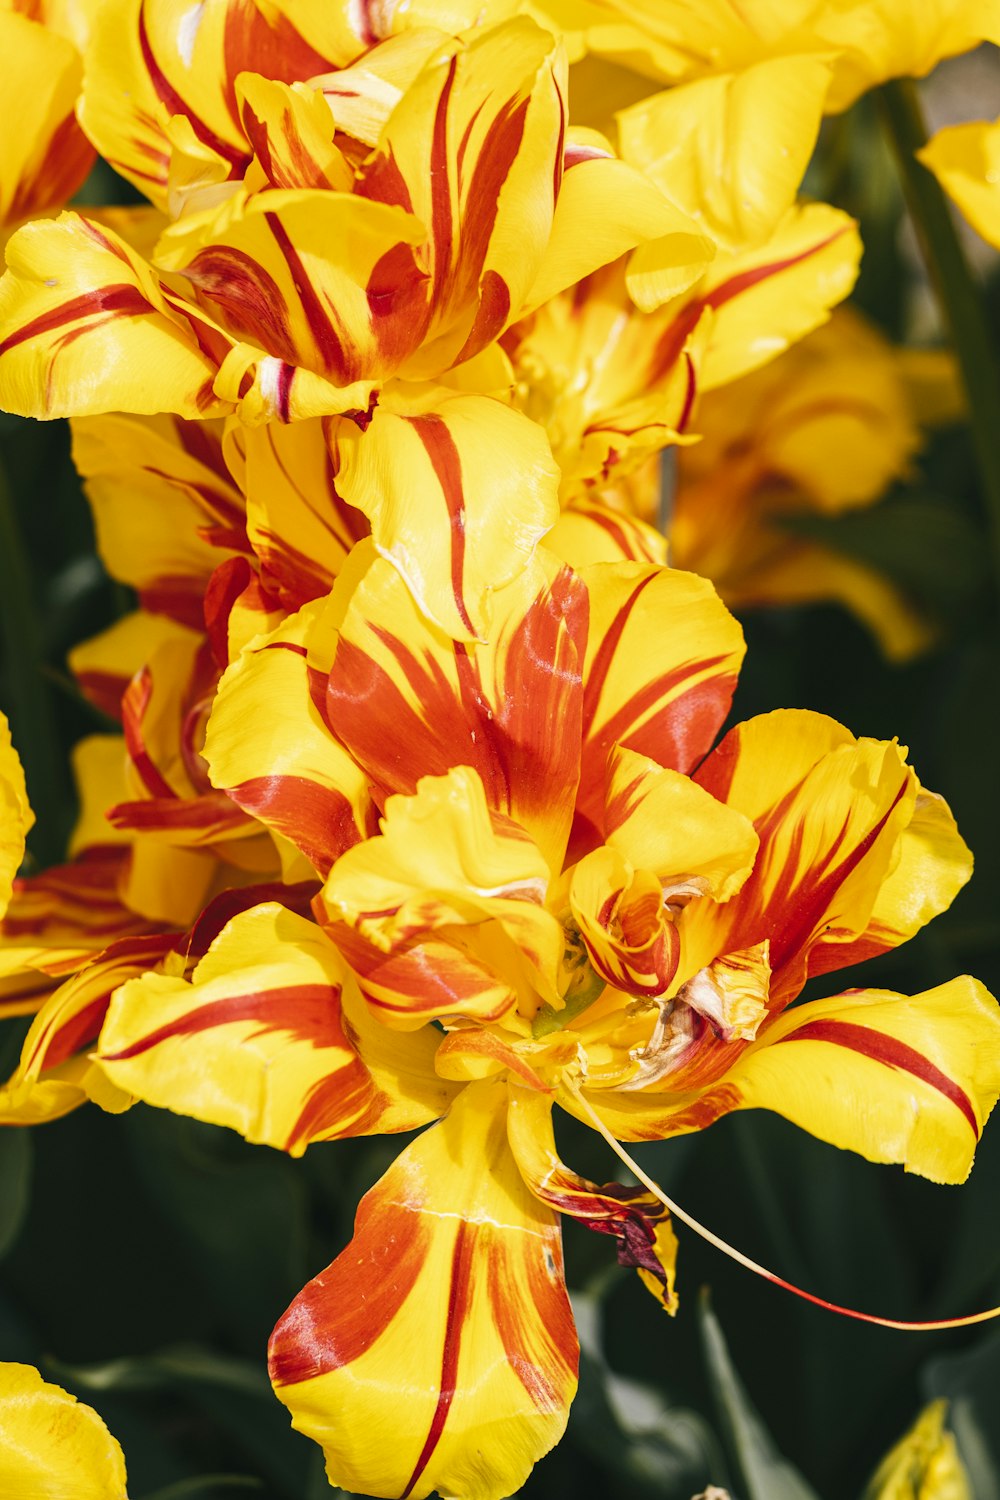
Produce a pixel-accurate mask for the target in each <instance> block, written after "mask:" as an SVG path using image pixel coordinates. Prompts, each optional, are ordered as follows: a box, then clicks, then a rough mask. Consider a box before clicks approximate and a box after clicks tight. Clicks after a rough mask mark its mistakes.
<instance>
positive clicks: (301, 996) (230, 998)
mask: <svg viewBox="0 0 1000 1500" xmlns="http://www.w3.org/2000/svg"><path fill="white" fill-rule="evenodd" d="M339 1000H340V986H339V985H334V984H294V985H289V986H288V987H287V988H286V989H280V990H258V991H257V992H256V993H254V994H249V995H227V996H225V998H224V999H219V1000H210V1001H208V1002H207V1003H206V1004H204V1005H196V1006H194V1007H193V1008H192V1009H191V1010H189V1011H187V1012H186V1014H184V1015H182V1016H177V1017H176V1018H175V1019H174V1020H173V1021H168V1022H167V1023H166V1024H165V1025H163V1026H158V1027H156V1029H155V1030H154V1031H150V1032H148V1033H147V1035H146V1036H143V1037H140V1038H139V1039H138V1041H135V1042H132V1043H131V1045H130V1046H128V1047H123V1048H122V1050H121V1051H120V1052H111V1053H108V1054H106V1056H105V1061H106V1062H126V1061H127V1060H128V1059H129V1058H131V1057H140V1056H141V1055H142V1054H143V1053H144V1052H148V1051H150V1049H151V1048H153V1047H158V1046H159V1045H160V1043H161V1042H165V1041H168V1040H169V1039H170V1038H171V1037H186V1036H197V1035H198V1033H200V1032H202V1031H213V1030H215V1029H216V1028H217V1027H219V1026H232V1025H235V1024H237V1023H239V1022H242V1021H258V1022H259V1023H260V1031H259V1033H258V1034H259V1035H267V1033H268V1032H272V1031H287V1032H290V1033H291V1034H292V1035H293V1036H296V1037H299V1038H301V1039H303V1040H308V1041H309V1042H310V1043H311V1044H312V1045H313V1046H314V1047H332V1048H343V1047H344V1046H345V1045H346V1039H345V1037H344V1033H343V1030H342V1028H341V1025H340V1004H339Z"/></svg>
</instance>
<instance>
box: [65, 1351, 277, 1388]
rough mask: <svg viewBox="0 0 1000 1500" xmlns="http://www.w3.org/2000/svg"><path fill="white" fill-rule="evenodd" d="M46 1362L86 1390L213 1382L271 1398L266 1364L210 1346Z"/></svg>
mask: <svg viewBox="0 0 1000 1500" xmlns="http://www.w3.org/2000/svg"><path fill="white" fill-rule="evenodd" d="M47 1363H48V1365H49V1366H50V1368H52V1369H53V1370H54V1371H55V1373H56V1374H57V1375H59V1376H60V1377H65V1378H66V1379H68V1380H70V1381H71V1382H72V1384H73V1385H76V1386H80V1387H81V1388H82V1389H83V1390H86V1391H123V1390H124V1391H158V1390H164V1389H166V1388H170V1389H173V1388H175V1387H178V1386H180V1387H184V1386H187V1385H210V1386H216V1387H220V1388H222V1389H224V1390H230V1391H236V1392H238V1393H239V1394H240V1395H244V1396H254V1397H257V1398H259V1399H262V1400H265V1401H270V1400H271V1387H270V1386H269V1384H268V1381H267V1375H266V1373H265V1371H264V1368H263V1365H261V1364H257V1363H255V1362H254V1361H252V1360H248V1359H233V1358H231V1357H230V1356H228V1355H224V1354H214V1353H212V1352H211V1350H208V1349H199V1348H194V1347H186V1346H185V1347H179V1348H177V1349H165V1350H162V1351H161V1352H160V1353H159V1354H143V1355H138V1356H135V1357H132V1358H124V1359H111V1360H106V1361H104V1362H103V1363H101V1364H93V1365H75V1364H66V1363H64V1362H63V1361H61V1360H49V1361H47Z"/></svg>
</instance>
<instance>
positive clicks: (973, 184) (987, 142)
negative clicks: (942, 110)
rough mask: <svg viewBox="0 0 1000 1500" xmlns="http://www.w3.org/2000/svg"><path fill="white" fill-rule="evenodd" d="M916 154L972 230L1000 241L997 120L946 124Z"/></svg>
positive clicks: (999, 133)
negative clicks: (960, 211)
mask: <svg viewBox="0 0 1000 1500" xmlns="http://www.w3.org/2000/svg"><path fill="white" fill-rule="evenodd" d="M917 155H918V157H919V158H920V160H921V161H922V162H923V164H924V166H925V167H928V168H929V169H930V171H932V172H933V173H934V175H935V177H936V178H937V179H938V181H939V182H940V184H941V186H942V187H943V188H944V190H945V192H947V193H948V194H949V195H950V196H951V197H952V198H953V199H954V200H955V202H956V203H957V204H958V206H959V208H960V209H961V210H962V213H963V214H964V215H965V217H966V218H967V219H968V221H969V223H970V224H971V225H972V227H973V229H975V230H976V231H977V233H979V234H981V235H982V237H983V239H984V240H986V241H988V243H989V244H991V245H997V244H1000V192H998V190H997V181H998V173H1000V122H997V121H993V122H986V121H983V120H975V121H972V122H971V123H970V124H967V125H950V126H948V127H946V128H945V129H944V130H939V131H938V132H937V134H936V135H935V136H934V137H933V139H932V140H931V141H929V142H928V144H927V145H926V146H925V147H924V148H923V150H922V151H918V152H917Z"/></svg>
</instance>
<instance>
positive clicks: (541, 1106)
mask: <svg viewBox="0 0 1000 1500" xmlns="http://www.w3.org/2000/svg"><path fill="white" fill-rule="evenodd" d="M507 1134H508V1138H509V1140H510V1147H511V1150H512V1151H513V1153H514V1159H515V1161H516V1162H517V1165H518V1167H519V1168H520V1171H521V1175H522V1177H523V1178H524V1180H525V1182H526V1183H527V1184H528V1186H529V1187H530V1188H531V1191H532V1192H533V1193H534V1194H535V1196H536V1197H537V1198H540V1199H541V1201H542V1202H543V1203H545V1204H547V1205H548V1206H549V1208H554V1209H555V1210H556V1212H557V1213H561V1214H568V1215H569V1216H570V1217H571V1218H573V1219H576V1220H577V1222H578V1223H580V1224H583V1225H585V1226H586V1227H587V1228H588V1229H593V1230H595V1231H596V1232H597V1233H598V1234H610V1235H611V1236H613V1238H614V1239H616V1240H617V1241H618V1264H619V1265H620V1266H634V1267H635V1268H636V1270H637V1271H638V1273H639V1277H640V1280H641V1281H642V1282H643V1284H644V1285H645V1286H646V1287H648V1289H649V1290H650V1291H651V1292H652V1293H653V1296H654V1297H655V1298H656V1300H657V1301H658V1302H659V1303H660V1305H661V1306H662V1307H664V1308H665V1309H666V1311H667V1312H668V1313H670V1314H671V1315H673V1314H674V1313H675V1312H676V1311H677V1296H676V1293H675V1292H674V1272H675V1267H676V1262H677V1238H676V1236H675V1234H674V1231H673V1228H672V1226H671V1223H670V1215H669V1213H668V1212H667V1210H666V1209H665V1208H664V1207H663V1205H662V1203H660V1202H659V1200H658V1199H657V1198H654V1197H653V1195H652V1193H647V1192H646V1190H645V1188H641V1187H625V1186H623V1185H622V1184H621V1183H620V1182H609V1183H605V1185H604V1186H603V1187H598V1186H597V1184H596V1183H593V1182H588V1181H587V1179H586V1178H585V1177H580V1176H578V1175H577V1173H576V1172H571V1171H570V1169H569V1168H568V1167H566V1166H565V1165H564V1164H563V1162H562V1161H561V1160H560V1159H559V1154H558V1152H557V1151H556V1143H555V1136H554V1134H553V1130H552V1100H551V1099H549V1098H546V1096H545V1095H544V1094H539V1093H537V1092H534V1091H531V1090H528V1089H525V1088H521V1087H520V1086H518V1085H517V1084H512V1085H511V1096H510V1112H509V1114H508V1118H507Z"/></svg>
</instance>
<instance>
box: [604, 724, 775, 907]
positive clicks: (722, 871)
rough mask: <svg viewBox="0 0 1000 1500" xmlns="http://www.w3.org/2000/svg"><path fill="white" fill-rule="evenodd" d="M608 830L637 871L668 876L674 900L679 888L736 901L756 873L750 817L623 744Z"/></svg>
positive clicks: (615, 756)
mask: <svg viewBox="0 0 1000 1500" xmlns="http://www.w3.org/2000/svg"><path fill="white" fill-rule="evenodd" d="M604 830H605V836H606V838H607V841H608V843H609V844H610V845H611V847H612V848H613V849H616V850H618V851H619V852H620V853H621V854H623V855H624V856H625V858H626V859H627V860H628V861H629V863H630V864H631V865H632V867H633V868H634V869H636V870H651V871H652V872H653V873H654V874H655V875H658V876H659V877H660V879H661V880H662V881H663V882H664V885H665V887H666V895H667V897H668V899H669V895H670V888H671V886H673V885H675V884H676V885H678V886H684V887H687V888H693V890H694V891H696V892H698V893H700V894H708V895H711V896H712V898H713V899H714V900H715V901H728V900H729V898H730V896H732V895H733V894H734V893H735V892H736V891H738V890H739V888H740V886H741V885H742V884H743V882H744V881H745V880H746V878H747V876H748V875H749V874H750V871H751V869H752V868H753V863H754V856H755V855H756V853H757V845H758V838H757V835H756V833H755V832H754V828H753V824H752V823H751V822H750V820H749V818H747V817H746V815H745V814H744V813H742V812H737V811H736V809H735V808H732V807H727V806H726V804H725V803H723V802H720V801H718V800H717V799H716V798H715V797H712V796H709V795H707V794H705V793H704V792H703V790H702V788H701V787H700V786H699V785H698V784H697V782H695V781H692V780H691V778H690V777H688V776H682V775H681V774H680V772H678V771H669V770H665V769H664V768H663V767H662V766H659V765H657V764H656V762H655V761H652V760H649V759H648V758H647V757H646V756H643V755H637V754H636V752H635V751H634V750H626V749H625V748H624V747H623V746H621V745H615V746H614V748H613V749H612V751H611V755H610V756H609V758H608V789H607V801H606V805H605V812H604ZM687 893H688V894H691V893H692V891H691V890H690V889H689V890H688V891H687Z"/></svg>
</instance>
